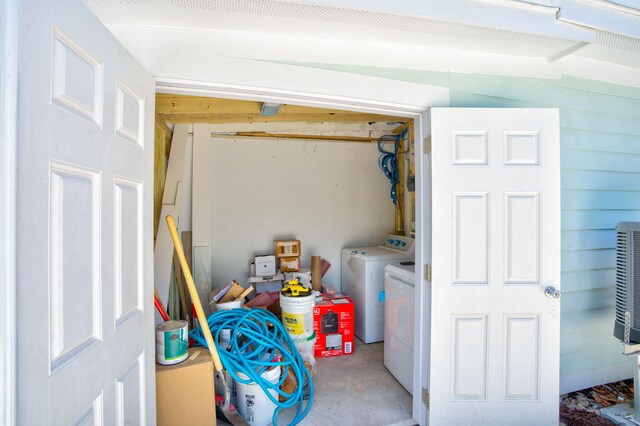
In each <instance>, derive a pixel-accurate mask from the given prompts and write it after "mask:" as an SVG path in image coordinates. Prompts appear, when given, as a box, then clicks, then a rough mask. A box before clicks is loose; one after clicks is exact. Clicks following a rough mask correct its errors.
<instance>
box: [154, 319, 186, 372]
mask: <svg viewBox="0 0 640 426" xmlns="http://www.w3.org/2000/svg"><path fill="white" fill-rule="evenodd" d="M188 329H189V323H188V322H186V321H177V320H174V321H165V322H163V323H161V324H158V326H157V327H156V362H157V363H158V364H162V365H173V364H177V363H179V362H182V361H184V360H185V359H187V355H188V354H189V331H188Z"/></svg>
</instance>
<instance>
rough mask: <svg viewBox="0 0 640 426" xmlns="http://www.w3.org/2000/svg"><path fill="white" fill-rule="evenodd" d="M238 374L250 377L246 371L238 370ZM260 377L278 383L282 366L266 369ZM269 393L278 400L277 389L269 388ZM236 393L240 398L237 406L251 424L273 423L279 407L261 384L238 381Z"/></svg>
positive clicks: (243, 377)
mask: <svg viewBox="0 0 640 426" xmlns="http://www.w3.org/2000/svg"><path fill="white" fill-rule="evenodd" d="M236 374H237V375H238V377H239V378H241V379H242V380H248V379H249V377H248V376H247V375H246V374H244V373H240V372H238V373H236ZM260 377H262V378H263V379H265V380H267V381H269V382H271V383H273V384H274V385H275V384H277V383H278V380H280V366H277V367H275V368H273V369H271V370H267V371H265V372H264V373H262V375H261V376H260ZM269 393H270V394H271V396H273V398H274V399H275V400H276V401H277V400H278V392H276V390H275V389H269ZM236 395H237V400H238V404H237V405H236V408H237V409H238V411H239V412H240V415H241V416H242V417H243V418H244V419H245V420H246V421H247V423H249V425H251V426H267V425H270V424H271V420H272V419H273V412H274V411H275V410H276V408H277V407H276V404H274V403H273V402H272V401H271V400H270V399H269V397H268V396H267V394H266V393H265V391H264V390H263V389H262V388H261V387H260V385H258V384H257V383H255V382H251V383H249V384H243V383H240V382H236Z"/></svg>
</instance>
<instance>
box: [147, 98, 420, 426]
mask: <svg viewBox="0 0 640 426" xmlns="http://www.w3.org/2000/svg"><path fill="white" fill-rule="evenodd" d="M191 95H193V94H191ZM270 104H271V105H266V102H265V101H264V100H258V101H255V100H254V101H246V100H238V99H229V98H211V97H203V96H186V95H183V94H175V93H159V94H157V98H156V138H155V143H156V161H155V164H156V172H155V188H154V201H155V203H154V204H155V206H154V207H155V208H154V210H155V211H154V213H155V214H154V216H155V226H156V230H158V227H159V226H160V227H161V226H162V225H163V222H162V221H161V217H162V216H164V215H163V213H162V209H163V208H164V207H166V201H167V200H168V199H171V198H173V201H174V203H175V204H178V205H179V206H178V207H176V213H178V214H179V215H180V224H181V231H191V235H192V237H191V238H192V240H191V241H192V249H193V251H192V253H193V257H194V275H195V276H196V277H200V278H201V280H203V281H205V282H206V284H205V285H204V288H202V290H203V293H204V294H201V298H202V299H203V300H207V299H206V296H208V294H207V293H208V290H209V289H212V290H215V289H216V288H220V287H221V286H224V285H225V284H226V283H227V282H229V281H230V280H231V279H237V280H238V281H240V282H246V280H247V277H248V275H249V267H248V263H249V260H250V259H251V257H252V256H253V255H255V254H262V253H265V252H267V251H268V250H269V248H270V246H271V245H272V242H273V240H276V239H291V238H293V239H299V240H301V242H302V257H301V264H302V267H305V266H306V267H308V266H309V257H310V256H311V255H312V254H313V255H321V256H322V257H323V258H324V259H327V260H328V261H329V263H330V264H331V265H332V266H331V268H330V269H329V271H328V272H327V275H326V276H325V277H323V284H325V286H326V287H327V288H329V289H330V290H333V291H337V292H341V291H344V290H345V289H344V288H343V284H342V280H343V277H342V276H341V269H342V267H343V264H344V261H343V260H342V259H341V250H342V249H344V248H346V247H373V246H377V245H382V244H383V243H385V240H387V237H388V236H389V235H405V236H407V237H415V236H416V233H415V230H416V227H415V221H416V211H417V209H416V199H417V198H418V199H419V197H416V195H415V194H416V192H415V187H416V186H417V185H416V181H417V178H416V174H417V173H416V169H417V165H416V162H415V158H419V156H418V154H417V153H416V152H415V151H414V148H415V144H414V140H416V138H417V136H416V135H415V130H414V128H415V125H414V122H415V121H416V118H417V119H418V122H419V119H420V117H419V116H417V117H416V114H403V115H398V112H397V111H394V113H393V114H388V113H386V114H380V113H371V112H369V111H365V112H362V111H352V110H342V109H328V108H318V107H309V106H305V105H297V104H296V103H295V102H291V101H290V100H287V101H282V100H280V101H279V102H270ZM265 105H266V106H267V107H269V106H270V107H272V108H279V111H278V112H277V113H276V114H275V115H265V114H264V108H265ZM383 136H387V139H386V140H385V139H384V138H382V137H383ZM392 138H395V140H396V141H397V142H396V143H395V144H394V143H393V142H392V143H390V141H391V139H392ZM174 141H176V142H177V143H181V144H183V145H181V146H180V147H178V146H177V145H176V146H172V145H173V143H174ZM180 150H182V151H180ZM381 151H385V152H386V154H385V152H381ZM389 152H393V153H394V157H395V159H394V161H395V164H394V167H395V173H396V177H395V183H393V184H392V183H391V182H389V180H388V179H387V177H385V173H383V172H384V171H383V170H380V167H379V165H378V162H379V159H380V157H381V156H385V155H387V154H388V153H389ZM176 159H178V160H177V161H178V162H179V163H181V164H177V165H176V164H174V163H172V161H173V162H175V161H176ZM178 169H181V170H180V171H178V172H177V170H178ZM386 172H387V174H388V172H389V170H388V168H387V169H386ZM165 182H166V185H167V187H165ZM166 194H175V195H174V196H173V197H169V198H167V196H166ZM176 197H180V198H181V199H180V200H177V199H176ZM163 198H164V201H163ZM392 198H393V199H395V204H394V203H393V202H392ZM163 202H164V203H165V205H164V206H163ZM175 204H174V206H175ZM155 235H157V233H156V234H155ZM418 241H419V239H418ZM416 247H418V245H416ZM156 249H157V247H156ZM411 256H412V259H411V260H413V261H414V263H416V264H419V262H418V261H417V260H416V259H417V257H416V256H415V255H413V254H412V255H411ZM398 260H400V259H398ZM401 260H407V259H404V258H403V259H401ZM156 261H157V256H156ZM388 263H392V261H389V262H388ZM198 265H200V266H198ZM157 271H158V268H157V265H156V275H157V276H156V287H162V286H161V285H160V286H159V285H158V282H159V279H160V280H162V277H158V274H157ZM379 274H381V271H379ZM376 279H377V280H378V281H381V280H383V278H382V275H381V276H379V277H377V278H376ZM159 290H160V292H161V294H162V293H164V290H165V289H164V288H161V289H159ZM376 294H377V295H378V296H379V297H380V298H381V299H379V300H378V303H383V301H384V296H381V295H380V294H384V293H380V291H379V289H378V291H377V293H376ZM203 296H205V297H203ZM416 297H417V295H416ZM416 305H419V302H418V303H414V306H416ZM358 308H360V309H362V308H361V307H356V309H358ZM415 312H416V316H415V318H417V315H418V309H416V310H415ZM356 316H357V314H356ZM417 323H419V321H418V322H417ZM359 337H360V338H363V336H359ZM383 353H384V344H383V343H382V342H377V343H369V344H364V343H363V342H362V341H361V340H360V339H358V338H356V343H355V354H354V355H350V356H341V357H335V358H323V359H317V362H318V372H317V374H316V376H315V377H314V380H315V383H316V398H315V400H316V402H315V403H316V404H317V406H316V408H315V409H314V408H312V411H311V412H310V414H309V415H308V417H307V419H308V420H310V421H312V422H313V421H317V422H318V424H320V422H322V424H324V423H326V422H327V421H331V419H327V418H326V415H327V413H328V412H331V413H333V415H336V416H338V417H337V418H336V419H335V420H341V419H342V420H344V418H345V415H347V414H352V415H359V416H363V415H365V416H366V415H369V416H371V417H364V418H363V417H359V418H358V420H359V421H361V422H366V423H371V419H375V421H374V423H375V422H381V424H391V423H395V422H397V421H403V420H410V419H411V418H412V417H413V418H416V417H417V416H416V414H415V408H414V407H415V406H416V401H413V399H412V397H411V394H410V393H409V392H407V391H406V390H405V389H404V388H403V387H402V385H400V384H399V383H398V382H397V381H396V379H395V378H394V377H393V376H392V375H391V374H390V373H389V372H388V370H387V369H386V368H385V365H384V355H383ZM412 363H413V360H412ZM412 374H413V375H416V374H418V372H415V373H414V372H412ZM405 386H406V385H405ZM349 398H352V400H351V401H350V400H349ZM418 403H419V401H418ZM385 404H386V405H389V406H388V407H387V406H386V405H385ZM363 407H368V408H369V410H370V411H371V412H370V413H368V414H363V412H365V413H366V411H363V410H364V408H363ZM376 410H378V411H376ZM341 411H342V412H341ZM283 415H284V416H286V413H283ZM381 416H392V417H389V418H388V419H386V420H383V419H382V418H381ZM355 420H356V419H355V418H354V421H355ZM310 424H315V423H310Z"/></svg>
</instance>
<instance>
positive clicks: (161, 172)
mask: <svg viewBox="0 0 640 426" xmlns="http://www.w3.org/2000/svg"><path fill="white" fill-rule="evenodd" d="M154 129H155V133H154V140H153V143H154V153H153V157H154V158H153V240H154V243H155V239H156V236H157V235H158V226H159V225H160V212H161V209H162V194H163V193H164V179H165V174H166V170H167V157H166V155H165V150H166V148H165V146H166V144H167V138H166V132H165V130H164V128H163V127H162V126H158V125H157V126H154Z"/></svg>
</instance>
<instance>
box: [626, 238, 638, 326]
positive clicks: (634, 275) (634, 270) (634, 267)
mask: <svg viewBox="0 0 640 426" xmlns="http://www.w3.org/2000/svg"><path fill="white" fill-rule="evenodd" d="M630 234H631V240H632V244H631V247H630V249H631V253H630V256H629V259H630V262H631V265H627V268H629V269H630V270H631V274H629V275H627V277H629V279H630V281H631V282H630V283H627V285H630V286H631V288H632V292H631V294H630V296H633V299H632V300H633V311H632V312H633V313H632V315H633V319H632V321H633V328H640V250H638V248H640V231H632V232H631V233H630ZM627 304H629V302H627Z"/></svg>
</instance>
